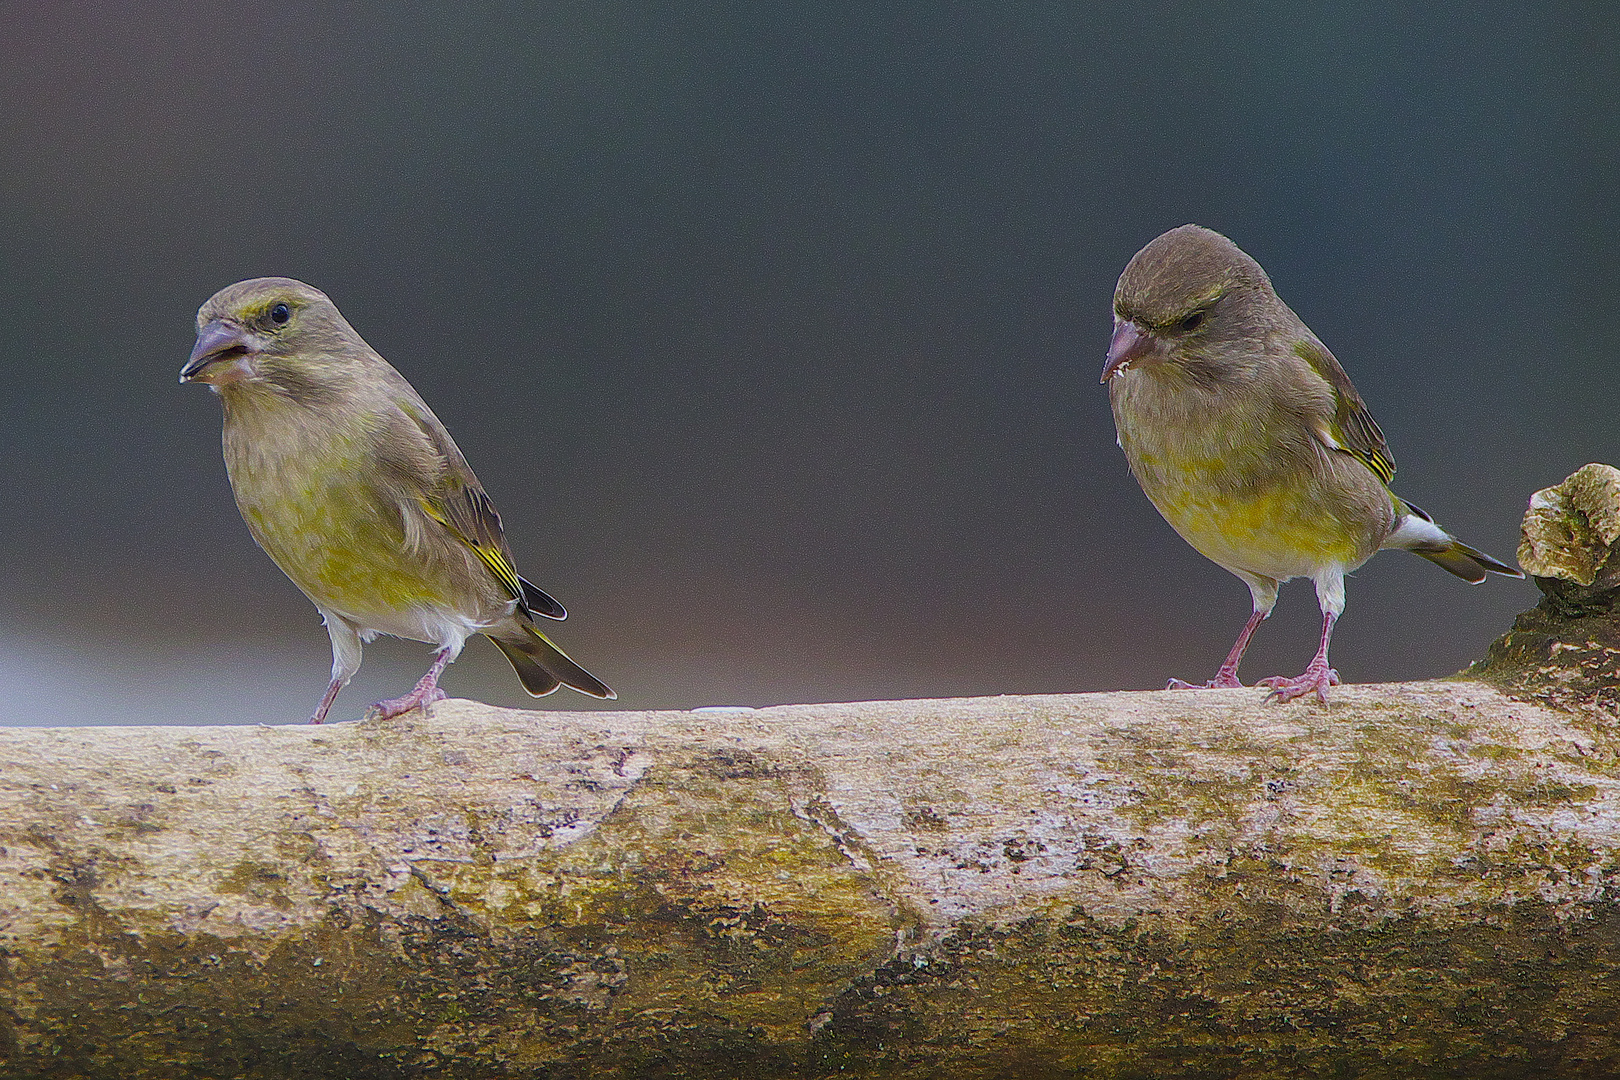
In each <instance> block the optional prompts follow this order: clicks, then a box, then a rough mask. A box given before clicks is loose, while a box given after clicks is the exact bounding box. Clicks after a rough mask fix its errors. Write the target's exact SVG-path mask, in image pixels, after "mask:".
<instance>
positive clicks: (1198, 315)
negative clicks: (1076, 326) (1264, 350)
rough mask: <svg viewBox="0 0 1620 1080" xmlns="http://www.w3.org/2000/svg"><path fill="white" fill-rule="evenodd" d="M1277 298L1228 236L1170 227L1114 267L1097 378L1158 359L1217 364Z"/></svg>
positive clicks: (1255, 328)
mask: <svg viewBox="0 0 1620 1080" xmlns="http://www.w3.org/2000/svg"><path fill="white" fill-rule="evenodd" d="M1278 304H1279V301H1278V300H1277V297H1276V294H1275V293H1274V292H1272V289H1271V281H1270V279H1268V278H1267V277H1266V272H1265V271H1264V270H1262V269H1261V268H1260V264H1259V263H1257V262H1255V261H1254V260H1253V259H1251V258H1249V256H1248V255H1246V254H1244V253H1243V251H1242V249H1240V248H1239V247H1238V246H1237V245H1236V244H1234V243H1232V241H1230V240H1228V239H1227V238H1226V237H1224V236H1222V235H1221V234H1220V233H1218V232H1213V231H1211V230H1209V229H1206V228H1204V227H1203V226H1201V225H1183V226H1181V227H1180V228H1177V229H1171V230H1170V231H1169V232H1167V233H1164V234H1163V235H1162V236H1159V237H1158V238H1156V239H1155V240H1153V241H1152V242H1151V243H1149V244H1148V245H1147V247H1145V248H1143V249H1142V250H1141V251H1138V252H1137V253H1136V255H1135V257H1134V258H1132V259H1131V261H1130V262H1129V263H1128V264H1126V267H1125V272H1124V273H1123V274H1121V275H1120V278H1119V285H1118V287H1116V288H1115V290H1114V336H1113V340H1112V341H1111V342H1109V345H1108V362H1107V363H1106V364H1105V365H1104V366H1103V370H1102V381H1103V382H1108V381H1109V380H1110V379H1113V378H1115V377H1116V376H1119V375H1122V374H1124V373H1125V372H1126V371H1128V370H1131V369H1132V368H1146V367H1149V366H1152V365H1157V364H1167V363H1168V364H1176V365H1179V366H1182V367H1188V368H1198V369H1204V370H1206V371H1207V370H1211V369H1214V368H1217V367H1219V365H1220V364H1221V363H1222V362H1223V360H1224V359H1226V358H1227V357H1229V356H1230V355H1232V353H1233V352H1234V351H1236V350H1237V349H1238V348H1239V347H1240V346H1241V345H1242V344H1243V343H1244V342H1245V341H1252V340H1253V336H1254V335H1255V334H1256V333H1257V332H1260V331H1262V330H1263V328H1264V325H1265V322H1266V316H1267V312H1268V311H1269V310H1270V309H1271V307H1272V306H1274V305H1278Z"/></svg>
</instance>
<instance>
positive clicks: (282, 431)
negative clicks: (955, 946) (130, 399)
mask: <svg viewBox="0 0 1620 1080" xmlns="http://www.w3.org/2000/svg"><path fill="white" fill-rule="evenodd" d="M180 381H181V382H182V383H187V382H200V383H206V384H207V385H208V386H210V387H211V388H212V389H213V390H214V391H215V392H216V393H217V394H218V395H219V399H220V402H221V403H222V405H223V406H224V411H225V435H224V444H225V470H226V472H227V473H228V474H229V476H230V482H231V489H232V491H233V492H234V493H235V495H236V505H237V506H238V508H240V510H241V511H242V518H243V520H244V521H246V522H247V526H248V530H249V531H250V532H251V533H252V534H253V538H254V539H255V540H257V541H258V543H259V546H260V547H262V548H263V549H264V550H265V552H266V553H268V554H269V556H270V558H271V559H273V560H275V563H276V565H277V566H279V567H281V569H282V571H283V572H284V573H286V575H287V576H288V577H289V578H291V579H292V580H293V583H294V584H295V585H297V586H298V587H299V588H300V589H302V590H303V591H304V595H306V596H308V597H309V598H310V600H312V601H313V602H314V604H315V607H316V608H317V609H318V610H319V611H320V613H321V617H322V619H323V620H324V621H325V623H326V629H327V632H328V633H329V634H330V636H331V638H332V681H331V683H330V684H329V685H328V686H327V688H326V694H325V696H323V697H322V698H321V703H320V705H319V706H318V707H317V708H316V709H315V713H314V715H313V716H312V717H310V722H311V723H314V724H319V723H321V722H322V721H323V720H325V719H326V713H327V710H329V709H330V708H331V707H332V700H333V699H334V698H335V697H337V694H338V691H339V690H341V689H343V687H344V685H345V684H347V683H348V681H349V680H350V679H351V678H353V677H354V673H355V672H356V671H358V670H359V669H360V655H361V648H362V645H363V643H365V642H368V641H370V640H372V639H373V638H374V637H376V636H377V635H378V634H391V635H393V636H395V637H401V638H410V639H413V640H416V641H426V642H430V643H432V644H433V645H434V646H436V647H437V653H436V654H435V656H434V659H433V666H432V667H430V668H429V669H428V672H427V674H426V675H424V676H422V679H421V681H419V682H418V683H417V684H416V686H415V688H414V689H412V690H411V692H410V693H408V694H406V695H405V696H403V697H399V698H394V699H391V700H388V701H381V702H378V703H377V704H376V705H374V706H373V707H372V712H373V714H374V715H377V716H380V717H383V718H387V717H393V716H398V715H400V714H402V713H406V712H409V711H410V710H411V709H414V708H417V707H423V708H426V707H427V706H429V705H431V704H432V703H433V702H434V701H438V700H441V699H443V697H444V692H443V691H442V690H440V689H439V687H438V681H439V677H440V675H442V674H443V672H444V669H445V667H446V666H447V665H448V664H450V662H451V661H453V660H455V658H456V657H457V656H458V655H459V654H460V652H461V648H462V645H463V644H465V642H466V640H467V638H468V637H470V636H471V635H473V634H475V633H481V634H484V635H485V636H487V637H488V638H489V639H490V640H492V641H493V642H495V644H496V646H497V647H498V648H499V649H500V650H501V652H502V653H504V654H505V655H506V658H507V659H508V660H509V661H511V663H512V667H513V668H514V669H515V670H516V671H517V674H518V678H519V679H521V680H522V682H523V688H524V689H525V690H527V691H528V692H529V693H530V694H533V695H534V696H536V697H540V696H542V695H545V694H549V693H551V692H552V691H553V690H555V689H557V687H558V686H570V687H573V688H574V689H575V690H578V691H580V692H581V693H584V694H589V695H590V696H592V697H597V698H613V697H615V696H616V695H615V694H614V693H613V691H612V690H610V689H608V687H607V686H606V684H604V683H602V682H601V681H600V680H598V679H597V678H596V677H595V676H593V675H591V674H590V673H589V672H587V671H586V670H585V669H584V668H582V667H580V666H579V665H578V664H576V663H574V661H572V660H570V659H569V658H568V657H567V656H566V655H564V654H563V652H562V650H561V649H559V648H557V646H555V645H553V644H552V643H551V641H550V639H548V638H547V637H546V635H545V634H544V633H542V632H541V630H540V628H539V627H538V626H537V625H536V619H537V617H544V618H548V619H562V618H565V617H566V615H567V612H565V611H564V610H563V606H562V605H561V604H559V603H558V602H557V601H555V600H553V599H552V598H551V597H550V596H548V595H546V594H545V593H544V592H542V591H541V590H539V589H537V588H536V587H535V586H533V585H531V584H530V583H529V582H528V581H526V580H524V579H523V578H522V577H520V576H518V572H517V570H516V568H515V567H514V565H513V561H512V551H511V549H510V548H509V547H508V546H507V543H506V538H505V536H504V534H503V533H502V530H501V518H500V515H499V514H497V513H496V512H495V504H494V503H493V502H491V501H490V498H489V496H488V495H487V494H485V492H484V488H483V486H482V485H481V484H479V482H478V478H477V477H476V476H474V475H473V472H472V469H470V468H469V467H468V466H467V461H466V459H465V458H464V457H462V456H461V451H460V450H458V449H457V448H456V444H455V442H454V441H453V440H452V439H451V438H450V433H449V432H448V431H446V430H445V427H444V425H443V424H441V423H440V422H439V418H438V417H436V416H434V415H433V410H431V409H429V408H428V407H427V404H426V403H425V402H424V401H423V400H422V398H421V396H420V395H418V394H417V392H416V391H415V390H414V389H413V388H412V387H411V384H410V383H408V382H406V381H405V377H404V376H402V375H401V374H400V373H399V372H398V371H395V370H394V368H393V367H392V366H391V365H390V364H389V363H388V362H387V361H386V360H384V359H383V358H382V357H381V356H379V355H377V353H376V352H375V351H374V350H373V349H372V348H371V347H370V346H369V345H367V344H366V343H365V341H364V340H363V339H362V338H361V337H360V335H359V334H358V333H356V332H355V330H354V328H353V327H352V326H350V325H349V323H348V322H347V320H345V319H344V318H343V316H342V315H341V314H339V313H338V309H337V308H336V307H335V306H334V305H333V303H332V301H330V300H328V299H327V298H326V295H325V294H324V293H322V292H320V291H319V290H317V289H314V288H311V287H310V286H308V285H305V284H304V283H303V282H300V281H294V280H292V279H290V278H255V279H253V280H251V281H242V282H238V283H237V284H235V285H231V286H229V287H228V288H225V289H221V290H220V291H219V292H217V293H215V294H214V295H213V297H211V298H210V299H209V300H208V302H207V303H205V304H204V305H203V306H202V308H201V309H200V310H199V311H198V312H197V344H196V347H195V348H194V349H192V351H191V357H190V359H188V360H187V361H186V364H185V366H184V367H183V368H181V369H180Z"/></svg>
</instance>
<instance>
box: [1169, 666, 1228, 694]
mask: <svg viewBox="0 0 1620 1080" xmlns="http://www.w3.org/2000/svg"><path fill="white" fill-rule="evenodd" d="M1164 688H1165V689H1166V690H1241V689H1243V683H1242V682H1241V681H1240V680H1239V679H1238V677H1237V672H1235V671H1227V670H1226V669H1225V668H1222V669H1221V670H1220V671H1218V672H1216V674H1215V677H1214V678H1213V679H1211V680H1209V682H1206V683H1192V682H1183V681H1182V680H1180V679H1171V680H1170V681H1169V682H1167V683H1165V684H1164Z"/></svg>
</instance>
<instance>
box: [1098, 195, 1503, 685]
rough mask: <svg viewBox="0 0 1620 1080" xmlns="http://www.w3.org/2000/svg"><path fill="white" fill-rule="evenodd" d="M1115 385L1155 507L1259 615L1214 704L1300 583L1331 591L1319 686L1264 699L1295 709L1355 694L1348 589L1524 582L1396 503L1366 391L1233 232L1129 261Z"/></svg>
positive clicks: (1198, 234)
mask: <svg viewBox="0 0 1620 1080" xmlns="http://www.w3.org/2000/svg"><path fill="white" fill-rule="evenodd" d="M1102 381H1103V382H1104V383H1107V384H1108V397H1109V401H1110V403H1111V404H1112V406H1113V411H1114V424H1115V427H1116V428H1117V429H1118V432H1119V445H1120V448H1121V449H1122V450H1124V451H1125V457H1126V460H1127V461H1129V463H1130V467H1131V472H1132V474H1134V475H1135V477H1136V480H1137V482H1138V483H1139V484H1141V485H1142V490H1143V491H1144V492H1145V493H1146V494H1147V497H1148V499H1149V501H1151V502H1152V503H1153V505H1154V506H1155V507H1156V508H1157V509H1158V511H1159V513H1160V514H1162V515H1164V519H1165V520H1166V521H1168V522H1169V523H1170V525H1171V527H1172V528H1174V529H1175V530H1176V532H1178V533H1180V534H1181V537H1182V539H1184V540H1186V541H1187V543H1189V544H1191V545H1192V546H1193V548H1194V549H1195V550H1197V551H1198V553H1199V554H1201V555H1203V556H1204V557H1205V558H1207V559H1209V560H1211V561H1212V562H1214V563H1216V564H1217V565H1219V566H1222V567H1224V568H1225V569H1227V570H1229V571H1231V572H1232V573H1233V574H1236V575H1237V576H1238V577H1239V578H1241V579H1242V580H1243V582H1244V583H1245V584H1246V585H1248V586H1249V592H1250V594H1251V595H1252V596H1253V598H1254V612H1253V614H1252V615H1250V617H1249V620H1248V622H1247V623H1245V624H1244V627H1243V630H1242V632H1241V633H1240V634H1239V635H1238V638H1237V642H1236V643H1235V644H1234V645H1233V646H1232V651H1231V652H1230V653H1229V654H1228V655H1227V657H1226V660H1225V662H1224V663H1222V664H1221V666H1220V670H1219V671H1217V672H1216V674H1215V678H1214V679H1212V680H1210V681H1209V682H1208V683H1205V684H1203V685H1205V686H1211V687H1235V686H1242V685H1243V684H1242V683H1241V682H1240V681H1239V680H1238V674H1237V672H1238V663H1239V662H1240V661H1241V660H1242V659H1243V653H1244V650H1245V649H1247V648H1248V645H1249V638H1250V637H1251V636H1252V635H1253V634H1254V631H1255V628H1256V627H1258V626H1259V625H1260V622H1261V621H1262V620H1263V619H1265V618H1266V617H1267V616H1268V615H1270V614H1271V609H1272V607H1273V605H1274V604H1276V602H1277V588H1278V586H1280V585H1281V584H1282V583H1283V582H1284V581H1287V580H1289V579H1290V578H1296V577H1308V578H1310V579H1311V580H1312V581H1313V582H1315V583H1316V596H1317V600H1318V602H1319V603H1320V605H1321V609H1322V638H1321V645H1320V647H1319V648H1318V649H1317V652H1316V656H1315V658H1314V659H1313V660H1312V661H1311V662H1310V665H1309V666H1308V667H1307V668H1306V669H1305V671H1304V673H1303V674H1301V675H1299V676H1298V677H1296V678H1292V679H1290V678H1283V677H1280V676H1279V677H1274V678H1270V679H1263V680H1261V682H1260V683H1259V685H1262V686H1269V687H1270V688H1271V694H1270V695H1268V697H1275V698H1276V699H1278V700H1281V701H1291V700H1293V699H1296V698H1301V697H1305V696H1306V695H1310V694H1314V695H1315V697H1316V699H1317V700H1318V701H1320V702H1322V703H1324V704H1325V703H1326V702H1327V688H1328V687H1330V686H1335V685H1337V684H1338V682H1339V675H1338V672H1336V671H1334V670H1333V668H1332V667H1331V666H1330V665H1329V663H1328V641H1329V639H1330V638H1331V637H1332V636H1333V625H1334V623H1335V622H1336V621H1337V620H1338V618H1339V615H1340V614H1341V613H1342V612H1343V611H1344V576H1345V574H1347V573H1349V572H1350V571H1352V570H1354V569H1355V568H1356V567H1358V566H1360V565H1361V564H1362V563H1364V562H1366V561H1367V560H1368V559H1369V558H1371V557H1372V556H1373V554H1374V553H1375V552H1377V551H1378V550H1379V549H1381V548H1401V549H1403V550H1406V551H1412V552H1416V553H1417V554H1419V555H1421V556H1423V557H1424V558H1426V559H1428V560H1430V561H1431V562H1434V563H1436V564H1438V565H1439V566H1440V567H1442V568H1443V569H1445V570H1448V571H1450V572H1451V573H1453V574H1455V575H1457V576H1458V577H1460V578H1462V579H1463V580H1464V581H1468V582H1471V583H1473V584H1478V583H1479V582H1481V581H1483V580H1484V579H1485V576H1486V575H1487V574H1488V573H1490V574H1502V575H1505V576H1507V577H1523V576H1524V575H1523V574H1521V573H1520V572H1519V571H1517V570H1515V569H1513V568H1512V567H1510V566H1507V565H1505V564H1504V563H1501V562H1498V561H1497V560H1496V559H1493V558H1491V557H1490V556H1489V555H1486V554H1484V553H1482V552H1480V551H1476V550H1475V549H1474V548H1471V547H1469V546H1468V545H1467V544H1464V543H1462V542H1461V541H1459V540H1457V539H1456V538H1455V537H1453V536H1451V535H1450V534H1449V533H1447V532H1446V531H1445V530H1444V529H1442V528H1440V527H1439V526H1438V525H1436V524H1435V523H1434V521H1433V520H1431V519H1430V518H1429V516H1428V515H1427V514H1425V513H1424V512H1423V511H1421V510H1419V509H1418V508H1417V507H1415V506H1413V505H1412V504H1411V503H1409V502H1406V501H1404V500H1402V499H1401V498H1399V497H1398V496H1396V495H1395V494H1394V493H1393V492H1391V491H1390V489H1389V487H1388V484H1389V482H1390V481H1391V480H1392V479H1393V478H1394V475H1395V460H1394V458H1393V457H1391V456H1390V452H1389V448H1388V446H1387V445H1386V444H1385V442H1384V433H1383V432H1382V431H1380V430H1379V428H1378V424H1377V423H1376V422H1374V420H1373V418H1372V414H1371V413H1370V412H1368V411H1367V406H1366V405H1365V404H1364V403H1363V402H1362V400H1361V395H1359V394H1357V393H1356V388H1355V387H1354V386H1353V385H1351V382H1350V377H1349V376H1348V375H1346V374H1345V373H1344V369H1343V368H1342V367H1340V366H1339V362H1338V360H1336V359H1334V356H1333V354H1332V353H1331V352H1329V351H1328V349H1327V346H1326V345H1323V344H1322V342H1321V341H1320V340H1319V339H1318V338H1317V336H1316V335H1315V334H1313V333H1311V331H1310V329H1309V328H1308V327H1307V326H1306V325H1305V324H1304V323H1303V322H1301V321H1300V318H1299V316H1298V315H1295V314H1294V312H1293V311H1291V310H1290V309H1289V307H1288V305H1287V304H1285V303H1283V302H1282V300H1280V299H1279V298H1278V297H1277V294H1276V292H1274V291H1273V289H1272V286H1271V280H1270V278H1268V277H1267V276H1266V272H1265V271H1264V270H1262V269H1261V268H1260V264H1259V263H1257V262H1255V261H1254V260H1253V259H1252V258H1250V257H1249V256H1248V255H1246V254H1245V253H1244V252H1243V251H1242V250H1241V249H1239V248H1238V246H1237V245H1236V244H1234V243H1233V242H1232V241H1230V240H1228V239H1227V238H1226V237H1224V236H1222V235H1221V234H1219V233H1217V232H1212V231H1211V230H1209V229H1205V228H1202V227H1200V226H1198V225H1183V226H1181V227H1180V228H1178V229H1171V230H1170V231H1169V232H1167V233H1165V234H1164V235H1162V236H1160V237H1158V238H1157V239H1155V240H1154V241H1153V242H1152V243H1150V244H1148V245H1147V246H1146V247H1144V248H1143V249H1142V250H1141V251H1139V252H1137V253H1136V255H1135V256H1134V257H1133V258H1132V259H1131V261H1130V263H1129V264H1128V265H1127V266H1126V267H1125V272H1124V273H1123V274H1122V275H1120V279H1119V285H1118V287H1117V288H1116V289H1115V291H1114V333H1113V339H1112V341H1111V342H1110V344H1109V347H1108V361H1107V363H1106V364H1105V365H1104V367H1103V370H1102ZM1191 685H1192V684H1190V683H1185V682H1182V681H1181V680H1179V679H1172V680H1171V681H1170V683H1169V686H1168V687H1166V689H1170V688H1186V687H1189V686H1191Z"/></svg>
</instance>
